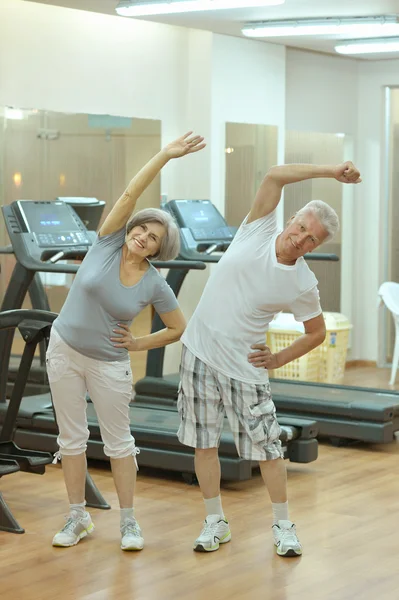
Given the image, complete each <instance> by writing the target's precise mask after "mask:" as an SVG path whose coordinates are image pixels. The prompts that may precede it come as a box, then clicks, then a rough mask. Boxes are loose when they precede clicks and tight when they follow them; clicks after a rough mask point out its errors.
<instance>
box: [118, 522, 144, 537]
mask: <svg viewBox="0 0 399 600" xmlns="http://www.w3.org/2000/svg"><path fill="white" fill-rule="evenodd" d="M121 532H122V535H123V536H124V535H129V534H131V535H134V536H136V537H141V531H140V527H139V526H138V523H137V521H127V522H126V523H124V525H123V526H122V528H121Z"/></svg>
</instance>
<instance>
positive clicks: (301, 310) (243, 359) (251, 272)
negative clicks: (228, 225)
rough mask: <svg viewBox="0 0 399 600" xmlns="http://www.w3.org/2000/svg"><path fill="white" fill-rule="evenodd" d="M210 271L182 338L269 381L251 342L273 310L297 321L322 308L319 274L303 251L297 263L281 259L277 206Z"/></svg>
mask: <svg viewBox="0 0 399 600" xmlns="http://www.w3.org/2000/svg"><path fill="white" fill-rule="evenodd" d="M246 221H247V219H245V220H244V222H243V223H242V225H241V227H240V228H239V230H238V232H237V234H236V236H235V238H234V240H233V242H232V244H231V245H230V247H229V249H228V250H227V252H226V253H225V254H224V255H223V257H222V258H221V260H220V261H219V264H218V265H217V266H216V268H215V270H214V272H213V273H212V275H211V276H210V278H209V280H208V282H207V284H206V286H205V289H204V291H203V294H202V297H201V299H200V301H199V303H198V306H197V308H196V310H195V312H194V314H193V316H192V317H191V319H190V321H189V323H188V325H187V328H186V330H185V332H184V334H183V336H182V338H181V341H182V342H183V344H184V345H185V346H186V347H187V348H188V349H189V350H190V351H191V352H192V353H193V354H194V355H195V356H197V357H198V358H199V359H200V360H202V361H203V362H204V363H206V364H208V365H210V366H211V367H212V368H214V369H216V370H217V371H220V372H221V373H223V374H224V375H227V376H228V377H231V378H233V379H238V380H240V381H244V382H247V383H267V381H268V371H267V370H266V369H262V368H257V367H254V366H253V365H251V364H250V363H249V362H248V354H249V353H250V352H254V350H252V349H251V346H252V345H253V344H259V343H261V344H265V335H266V331H267V329H268V326H269V323H270V322H271V321H272V319H273V317H274V315H276V314H277V313H279V312H281V311H282V310H284V311H286V312H291V313H293V315H294V317H295V319H296V320H297V321H308V320H309V319H312V318H314V317H317V316H318V315H320V314H321V312H322V311H321V307H320V300H319V291H318V288H317V279H316V277H315V275H314V274H313V272H312V271H311V270H310V269H309V267H308V265H307V264H306V261H305V260H304V259H303V258H302V257H301V258H299V259H298V260H297V261H296V263H295V265H293V266H287V265H282V264H280V263H278V262H277V256H276V238H277V236H278V235H279V233H281V231H280V230H279V229H278V227H277V221H276V214H275V211H273V212H272V213H271V214H269V215H267V216H266V217H262V218H260V219H257V220H256V221H253V222H252V223H249V224H246Z"/></svg>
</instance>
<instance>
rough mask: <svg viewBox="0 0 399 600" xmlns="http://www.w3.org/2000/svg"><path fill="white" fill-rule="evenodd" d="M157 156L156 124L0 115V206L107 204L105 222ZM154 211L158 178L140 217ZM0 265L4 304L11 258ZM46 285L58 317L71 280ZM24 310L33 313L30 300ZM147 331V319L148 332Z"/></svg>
mask: <svg viewBox="0 0 399 600" xmlns="http://www.w3.org/2000/svg"><path fill="white" fill-rule="evenodd" d="M160 148H161V123H160V121H157V120H149V119H135V118H125V117H117V116H110V115H87V114H66V113H57V112H48V111H42V110H37V109H34V110H26V109H23V110H20V109H16V108H13V109H10V108H2V109H0V177H1V179H0V193H1V199H2V200H1V204H9V203H11V202H13V201H15V200H19V199H29V200H54V199H56V198H58V197H89V198H97V199H98V200H101V201H104V202H105V210H104V212H103V215H102V220H104V218H105V217H106V216H107V214H108V212H109V211H110V209H111V208H112V206H113V205H114V203H115V202H116V200H117V199H118V197H119V196H120V195H121V193H122V192H123V190H124V189H125V187H126V185H127V184H128V182H129V181H130V180H131V179H132V177H133V176H134V175H135V174H136V173H137V172H138V171H139V169H140V168H141V167H142V166H143V165H144V164H145V163H146V162H147V161H148V160H149V159H150V158H151V157H152V156H153V155H154V154H156V153H157V152H158V151H159V150H160ZM159 205H160V176H158V177H157V178H156V179H155V180H154V182H153V183H152V184H151V186H149V188H148V189H147V190H146V191H145V192H144V193H143V195H142V197H141V198H140V200H139V202H138V209H141V208H146V207H159ZM0 221H1V225H0V236H1V237H0V245H5V244H8V243H9V241H8V238H7V236H6V234H5V227H4V223H3V219H2V218H1V219H0ZM100 224H101V223H100ZM0 265H1V273H0V292H1V296H3V295H4V291H5V289H6V286H7V284H8V281H9V277H10V274H11V271H12V269H13V266H14V258H13V257H10V256H4V255H3V256H1V255H0ZM43 281H44V282H45V284H46V292H47V295H48V298H49V302H50V307H51V310H53V311H55V312H59V310H60V309H61V306H62V305H63V303H64V301H65V298H66V295H67V293H68V290H69V286H70V283H71V280H70V277H67V276H61V277H59V276H58V279H57V280H56V278H53V279H51V278H50V279H49V278H48V276H47V278H43ZM24 307H26V308H28V307H30V304H29V300H26V301H25V303H24ZM148 314H150V313H148ZM148 323H149V319H148V317H147V318H146V325H145V327H146V328H147V327H148ZM143 358H144V357H143ZM144 360H145V358H144ZM139 375H140V373H139ZM136 377H137V374H136Z"/></svg>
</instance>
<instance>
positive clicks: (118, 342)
mask: <svg viewBox="0 0 399 600" xmlns="http://www.w3.org/2000/svg"><path fill="white" fill-rule="evenodd" d="M118 327H120V329H113V330H112V331H113V332H114V333H116V334H117V336H118V337H116V336H114V337H111V338H110V339H111V342H114V346H115V348H126V350H129V352H134V351H135V350H139V347H138V341H137V339H136V338H135V337H133V336H132V333H131V331H130V329H129V326H128V325H124V324H123V323H118Z"/></svg>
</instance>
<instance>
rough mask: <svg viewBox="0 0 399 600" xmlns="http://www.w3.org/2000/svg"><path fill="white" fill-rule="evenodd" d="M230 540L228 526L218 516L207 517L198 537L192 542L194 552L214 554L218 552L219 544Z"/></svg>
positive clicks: (224, 520) (226, 522)
mask: <svg viewBox="0 0 399 600" xmlns="http://www.w3.org/2000/svg"><path fill="white" fill-rule="evenodd" d="M230 540H231V532H230V526H229V523H228V521H226V519H223V518H222V517H221V516H220V515H208V516H207V518H206V519H205V521H204V526H203V528H202V531H201V533H200V536H199V537H198V538H197V539H196V540H195V542H194V550H195V551H196V552H214V551H215V550H219V544H226V542H229V541H230Z"/></svg>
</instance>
